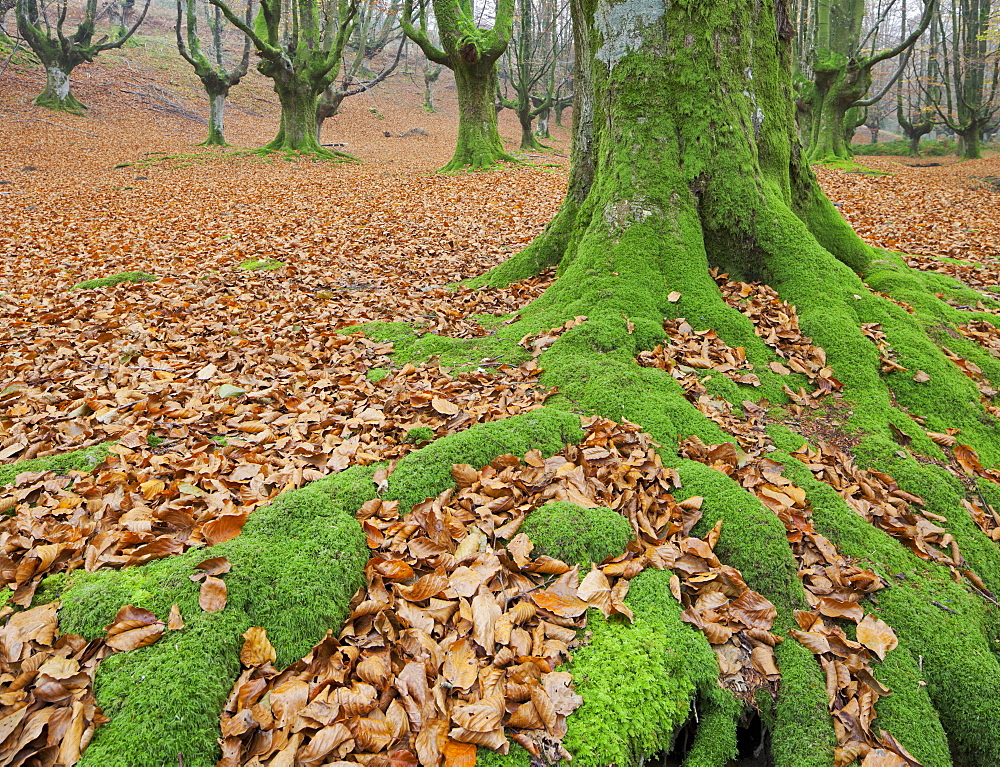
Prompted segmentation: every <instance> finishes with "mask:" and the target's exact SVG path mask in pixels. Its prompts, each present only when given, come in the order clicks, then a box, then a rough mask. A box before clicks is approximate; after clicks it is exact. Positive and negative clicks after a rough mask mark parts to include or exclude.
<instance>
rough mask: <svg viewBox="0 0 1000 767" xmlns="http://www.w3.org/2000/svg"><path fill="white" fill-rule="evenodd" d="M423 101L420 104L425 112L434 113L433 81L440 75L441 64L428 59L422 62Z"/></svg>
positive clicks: (435, 109)
mask: <svg viewBox="0 0 1000 767" xmlns="http://www.w3.org/2000/svg"><path fill="white" fill-rule="evenodd" d="M423 74H424V103H423V104H421V106H422V107H423V108H424V111H425V112H428V113H429V114H434V113H435V112H437V108H436V107H435V106H434V83H436V82H437V81H438V78H439V77H440V76H441V65H440V64H434V63H432V62H430V61H428V62H425V63H424V68H423Z"/></svg>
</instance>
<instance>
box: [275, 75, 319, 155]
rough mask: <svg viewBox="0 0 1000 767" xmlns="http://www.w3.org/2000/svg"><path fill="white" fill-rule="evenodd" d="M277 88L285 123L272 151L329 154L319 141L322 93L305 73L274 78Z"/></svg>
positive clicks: (282, 120)
mask: <svg viewBox="0 0 1000 767" xmlns="http://www.w3.org/2000/svg"><path fill="white" fill-rule="evenodd" d="M274 91H275V93H277V94H278V101H279V102H280V103H281V126H280V128H279V129H278V135H277V136H276V137H275V138H274V140H273V141H272V142H271V143H270V144H268V145H267V146H265V147H264V148H265V149H266V150H268V151H275V150H278V151H286V152H308V153H310V154H317V155H326V154H332V153H328V152H327V151H326V150H324V149H323V147H321V146H320V144H319V141H318V140H317V133H316V131H317V124H316V107H317V105H318V102H319V94H317V93H316V90H315V88H314V87H313V86H312V84H311V83H310V82H309V81H308V80H307V79H306V78H305V77H302V76H301V75H299V76H296V74H295V73H294V72H293V73H288V74H285V75H283V76H276V77H275V78H274Z"/></svg>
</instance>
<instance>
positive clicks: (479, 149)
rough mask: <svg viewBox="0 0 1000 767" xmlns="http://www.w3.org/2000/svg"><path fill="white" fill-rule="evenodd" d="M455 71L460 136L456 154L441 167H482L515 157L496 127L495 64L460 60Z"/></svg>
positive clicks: (450, 168) (458, 168) (452, 168)
mask: <svg viewBox="0 0 1000 767" xmlns="http://www.w3.org/2000/svg"><path fill="white" fill-rule="evenodd" d="M477 58H478V57H477ZM452 71H453V72H454V73H455V85H456V87H457V89H458V138H457V140H456V142H455V154H454V155H453V156H452V158H451V160H450V161H449V163H448V164H447V165H445V166H444V168H442V170H444V171H454V170H461V169H462V168H471V169H473V170H481V169H484V168H490V167H492V166H494V165H496V164H497V163H498V162H504V161H513V159H514V158H513V157H511V156H510V155H509V154H507V152H506V151H505V150H504V148H503V143H502V142H501V141H500V133H499V131H498V129H497V113H496V109H495V108H494V105H495V104H496V81H497V78H496V64H495V63H494V62H492V61H483V60H476V61H473V62H471V63H469V62H465V61H460V62H458V63H456V64H455V66H454V67H453V69H452Z"/></svg>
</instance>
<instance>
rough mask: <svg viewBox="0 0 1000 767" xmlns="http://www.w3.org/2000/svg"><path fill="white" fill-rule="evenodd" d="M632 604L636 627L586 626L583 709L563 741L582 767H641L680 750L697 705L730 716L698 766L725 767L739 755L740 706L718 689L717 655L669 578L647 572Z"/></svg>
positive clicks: (576, 667) (596, 617)
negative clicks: (685, 615) (688, 620)
mask: <svg viewBox="0 0 1000 767" xmlns="http://www.w3.org/2000/svg"><path fill="white" fill-rule="evenodd" d="M626 602H627V603H628V604H629V606H630V607H631V608H632V610H633V612H634V621H633V622H632V623H631V624H630V623H625V622H623V621H620V620H618V619H614V618H612V619H606V618H604V616H603V615H601V614H600V613H599V612H598V611H596V610H591V611H590V612H589V613H588V618H587V630H588V632H590V635H591V636H590V641H589V643H587V644H586V645H585V646H583V647H581V648H580V649H578V650H577V651H576V652H575V653H574V654H573V661H572V663H570V664H569V667H568V669H569V671H571V672H572V674H573V681H574V685H575V687H576V691H577V693H579V694H580V695H582V696H583V699H584V703H583V705H582V706H581V707H580V708H579V709H578V710H577V711H576V712H575V713H574V714H572V715H571V716H570V717H569V718H568V720H567V724H568V727H569V729H568V732H567V734H566V737H565V738H564V739H563V743H564V745H565V746H566V748H567V749H568V750H569V751H570V753H572V754H573V764H574V765H579V767H603V766H604V765H608V764H617V765H619V766H620V767H628V766H630V765H639V764H642V763H643V761H644V760H645V759H646V758H647V757H649V756H652V755H653V754H655V753H657V752H659V751H667V750H669V749H670V747H671V746H672V744H673V740H674V736H675V734H676V732H677V730H678V729H679V728H680V727H681V726H682V725H683V724H684V723H685V722H686V721H687V719H688V717H689V716H690V714H691V710H692V708H691V707H692V703H693V702H694V701H695V700H700V701H702V702H704V704H705V706H706V708H708V709H709V710H713V709H718V710H720V711H725V712H728V719H727V717H725V716H718V717H716V718H715V719H714V720H713V721H712V725H713V726H712V728H711V730H710V731H707V732H706V733H705V736H704V740H703V744H702V745H701V747H700V749H699V756H698V761H694V762H689V764H694V765H698V766H699V767H701V766H702V765H705V767H720V766H721V764H723V763H724V762H718V761H711V760H710V755H716V756H722V757H724V758H725V759H728V758H731V757H733V756H735V754H736V723H735V719H736V716H734V714H738V711H739V710H740V708H741V706H739V704H736V703H734V701H733V699H732V698H731V696H730V695H729V693H726V692H724V691H723V690H722V689H721V688H720V687H719V685H718V681H717V680H718V675H719V667H718V663H717V661H716V659H715V653H713V652H712V649H711V647H710V646H709V644H708V643H707V642H706V641H705V638H704V636H703V635H702V634H700V633H698V632H697V631H695V630H694V629H692V628H691V626H689V625H687V624H685V623H683V622H682V621H681V619H680V613H681V609H682V608H681V605H680V603H678V602H677V600H675V599H674V598H673V596H672V595H671V593H670V572H669V571H658V570H647V571H645V572H643V573H642V574H641V575H639V576H638V577H636V578H635V579H633V580H632V584H631V587H630V589H629V593H628V596H627V597H626Z"/></svg>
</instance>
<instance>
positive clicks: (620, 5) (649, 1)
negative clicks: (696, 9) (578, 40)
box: [594, 0, 669, 69]
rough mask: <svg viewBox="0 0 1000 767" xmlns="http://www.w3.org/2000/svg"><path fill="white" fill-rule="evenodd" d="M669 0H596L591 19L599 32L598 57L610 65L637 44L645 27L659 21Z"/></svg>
mask: <svg viewBox="0 0 1000 767" xmlns="http://www.w3.org/2000/svg"><path fill="white" fill-rule="evenodd" d="M668 2H669V0H622V2H617V3H615V2H613V1H612V0H599V1H598V4H597V11H596V12H595V13H594V23H595V25H596V26H597V30H598V32H600V34H601V47H600V49H599V50H598V51H597V58H598V59H599V60H600V61H603V62H604V63H605V64H607V65H608V67H610V68H611V69H614V68H615V65H616V64H618V62H619V61H621V60H622V59H623V58H624V57H625V55H626V54H627V53H629V52H630V51H634V50H636V49H638V48H640V47H641V46H642V44H643V41H644V39H645V33H646V30H647V29H649V27H651V26H653V25H654V24H658V23H659V22H660V21H661V20H662V19H663V15H664V13H666V10H667V3H668Z"/></svg>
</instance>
